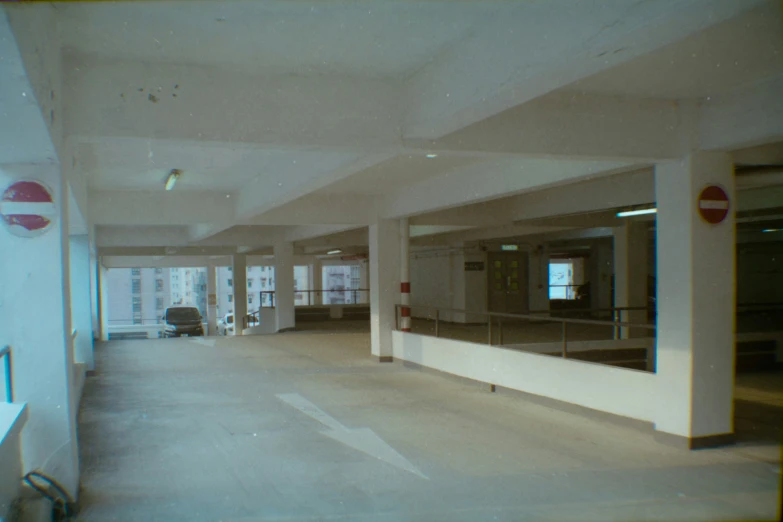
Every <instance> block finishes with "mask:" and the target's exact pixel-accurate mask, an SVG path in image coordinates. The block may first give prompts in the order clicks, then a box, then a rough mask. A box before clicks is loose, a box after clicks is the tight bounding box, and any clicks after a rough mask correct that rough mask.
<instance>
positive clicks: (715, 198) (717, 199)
mask: <svg viewBox="0 0 783 522" xmlns="http://www.w3.org/2000/svg"><path fill="white" fill-rule="evenodd" d="M699 214H701V217H702V219H704V221H706V222H707V223H710V224H712V225H717V224H718V223H720V222H721V221H723V220H724V219H726V216H727V215H728V214H729V196H727V195H726V192H725V191H724V190H723V189H722V188H720V187H719V186H717V185H707V186H706V187H705V188H704V190H702V191H701V194H699Z"/></svg>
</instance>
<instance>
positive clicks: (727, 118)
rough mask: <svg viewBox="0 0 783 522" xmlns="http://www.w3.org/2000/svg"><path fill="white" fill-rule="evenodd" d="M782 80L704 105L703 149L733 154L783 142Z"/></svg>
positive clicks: (713, 100) (711, 100) (702, 111)
mask: <svg viewBox="0 0 783 522" xmlns="http://www.w3.org/2000/svg"><path fill="white" fill-rule="evenodd" d="M781 93H783V76H781V77H779V78H775V79H772V80H769V81H766V82H763V83H761V84H757V85H753V86H752V87H749V88H747V89H745V90H743V91H741V92H737V93H733V94H731V95H728V96H723V97H716V98H711V99H709V100H707V101H705V102H704V105H703V107H702V110H701V118H700V136H701V147H702V148H703V149H706V150H732V149H739V148H742V147H753V146H757V145H764V144H766V143H771V142H775V141H781V140H783V95H781Z"/></svg>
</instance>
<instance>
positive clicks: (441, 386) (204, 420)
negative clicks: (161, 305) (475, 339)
mask: <svg viewBox="0 0 783 522" xmlns="http://www.w3.org/2000/svg"><path fill="white" fill-rule="evenodd" d="M368 344H369V336H368V334H366V333H332V334H328V333H291V334H285V335H276V336H261V337H244V338H242V337H237V338H209V337H208V338H203V339H200V338H196V339H192V340H190V339H167V340H149V341H113V342H109V343H101V344H99V345H96V369H97V375H96V376H95V377H94V378H91V379H89V380H88V381H87V384H86V387H85V390H84V398H83V401H82V406H81V411H80V420H79V438H80V451H81V469H82V488H83V490H82V496H81V499H82V505H83V508H82V513H81V516H80V517H79V520H82V521H112V520H116V521H157V520H160V521H177V520H183V521H184V520H188V521H223V522H240V521H242V522H251V521H261V520H286V521H305V520H307V521H311V520H362V521H364V520H370V521H397V520H400V521H403V520H404V521H438V520H449V521H476V520H508V521H512V520H514V521H516V520H536V521H539V520H540V521H543V520H663V519H665V520H695V519H707V518H711V517H713V518H715V517H720V518H727V519H764V518H769V519H771V518H773V517H774V516H775V509H776V504H777V489H778V483H779V478H780V477H779V473H780V467H779V466H780V464H779V461H775V459H774V455H775V450H777V449H778V448H777V447H775V446H772V447H771V450H770V451H763V449H764V446H763V444H765V443H764V442H763V441H761V442H759V441H757V442H756V443H754V444H755V446H749V445H748V444H740V445H737V446H734V447H730V448H727V449H714V450H708V451H686V450H681V449H675V448H672V447H669V446H665V445H661V444H659V443H657V442H655V440H654V439H653V436H652V433H651V432H650V431H644V430H642V429H639V428H637V427H634V426H629V425H626V424H619V423H616V422H606V419H605V418H602V419H601V420H597V419H595V418H591V417H588V416H587V415H585V414H578V415H574V414H573V413H567V412H565V411H562V410H559V409H555V408H553V407H551V405H547V404H545V403H543V402H542V401H539V400H537V399H533V398H531V397H529V396H524V395H521V394H517V393H515V392H508V391H506V390H501V389H499V390H498V393H490V392H489V389H488V387H487V386H485V385H479V384H477V383H472V382H469V381H465V380H459V379H456V378H453V377H449V376H447V375H446V374H442V373H437V372H432V371H422V370H420V369H418V368H412V367H408V366H403V364H402V363H399V362H395V363H393V364H377V363H376V362H373V360H372V359H370V358H368V357H367V356H366V353H367V349H368ZM749 397H750V399H751V400H752V396H750V395H749ZM766 444H768V442H767V443H766ZM767 448H768V449H769V448H770V447H769V446H767Z"/></svg>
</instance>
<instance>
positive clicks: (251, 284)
mask: <svg viewBox="0 0 783 522" xmlns="http://www.w3.org/2000/svg"><path fill="white" fill-rule="evenodd" d="M247 287H248V288H253V280H252V279H249V280H248V282H247Z"/></svg>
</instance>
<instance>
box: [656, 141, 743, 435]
mask: <svg viewBox="0 0 783 522" xmlns="http://www.w3.org/2000/svg"><path fill="white" fill-rule="evenodd" d="M708 185H718V186H720V187H722V188H723V190H724V191H725V192H726V194H727V195H728V198H729V213H728V215H727V216H726V218H725V220H724V221H723V222H721V223H719V224H715V225H713V224H709V223H707V222H706V221H705V220H704V219H703V218H702V217H701V216H700V213H699V203H698V199H699V195H700V193H701V191H702V190H703V189H704V188H705V187H706V186H708ZM655 192H656V199H657V205H658V218H657V219H658V222H657V248H656V251H657V267H658V270H657V283H658V290H657V302H658V337H657V376H656V377H657V381H658V385H657V388H658V399H657V401H658V413H657V416H656V422H655V425H656V429H657V430H659V431H660V432H663V433H665V434H669V435H671V436H674V440H677V441H679V442H681V443H682V444H684V445H685V446H686V447H689V448H697V447H705V446H712V445H720V444H725V443H728V442H730V441H731V440H733V436H732V434H733V431H734V418H733V394H734V350H735V348H734V332H735V328H734V325H735V300H736V296H735V284H734V275H735V255H736V254H735V243H736V238H735V227H734V208H735V206H736V199H735V196H734V172H733V165H732V161H731V157H730V156H729V155H728V154H725V153H719V152H695V153H693V154H691V155H690V156H688V157H686V158H684V159H683V160H681V161H679V162H675V163H666V164H660V165H657V166H656V169H655Z"/></svg>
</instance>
